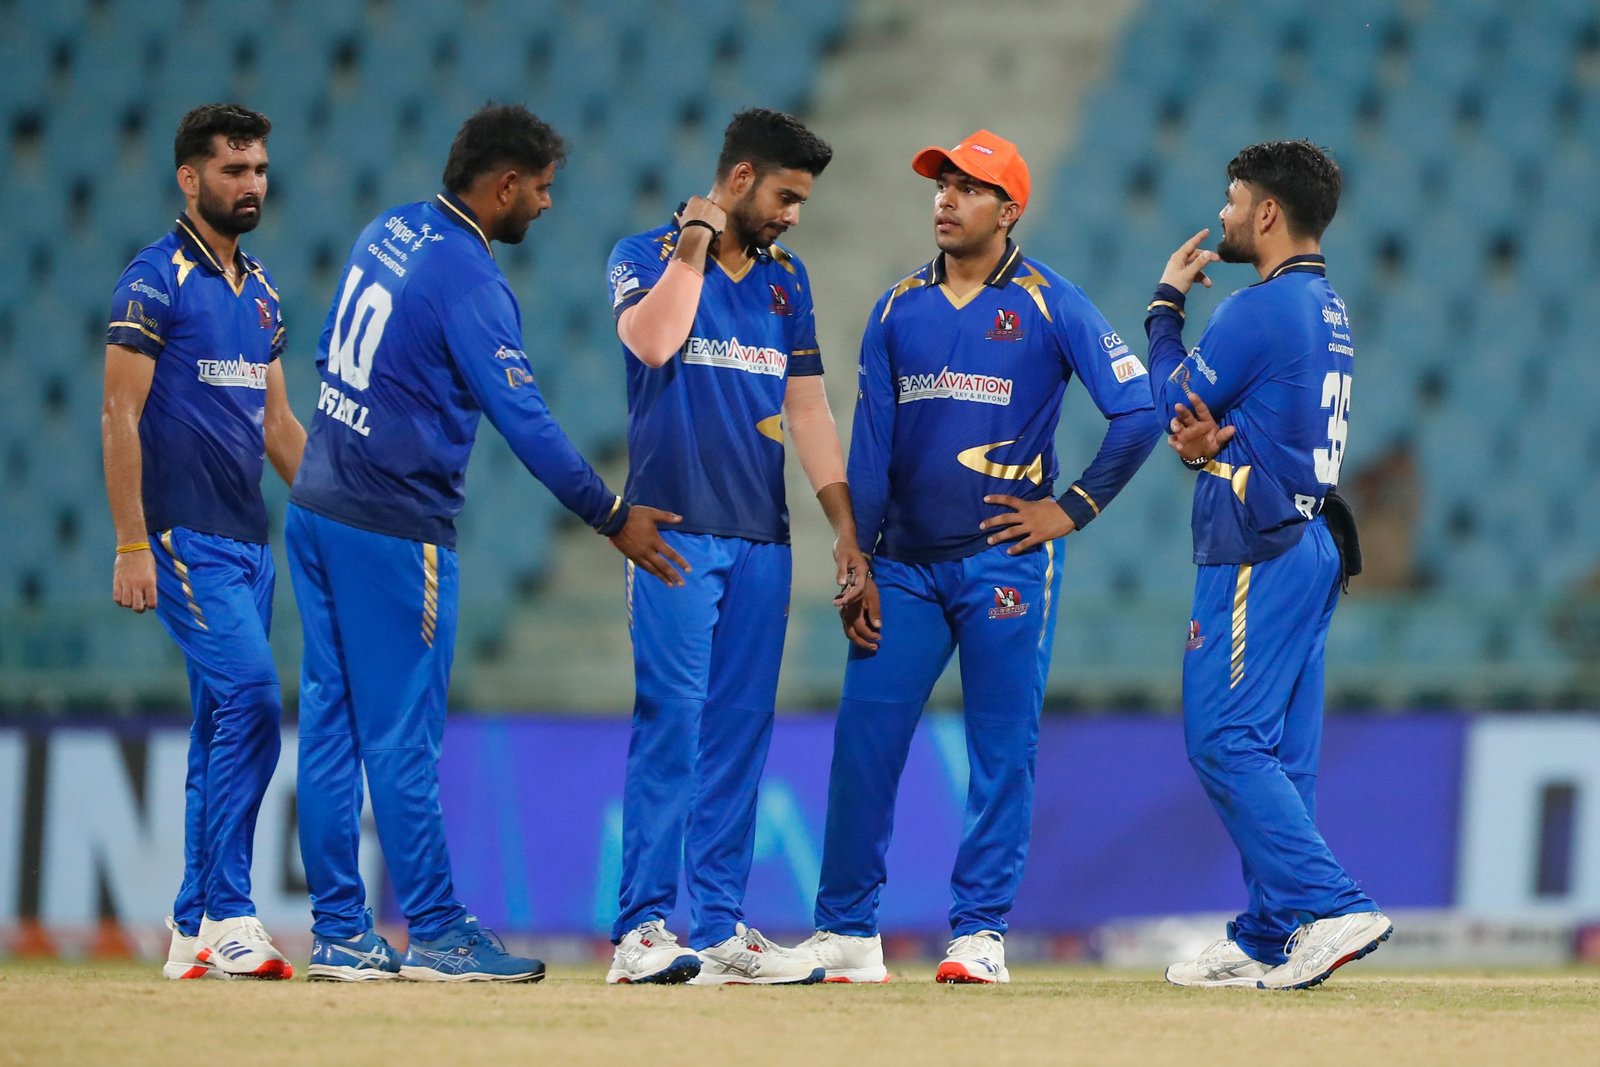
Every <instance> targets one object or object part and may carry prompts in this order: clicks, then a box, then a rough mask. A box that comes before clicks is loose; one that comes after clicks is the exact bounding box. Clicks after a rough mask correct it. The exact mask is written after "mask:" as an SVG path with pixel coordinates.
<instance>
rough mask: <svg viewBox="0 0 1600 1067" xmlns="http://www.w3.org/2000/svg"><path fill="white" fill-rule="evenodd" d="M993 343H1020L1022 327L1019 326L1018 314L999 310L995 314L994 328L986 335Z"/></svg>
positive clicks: (1003, 309) (1002, 309)
mask: <svg viewBox="0 0 1600 1067" xmlns="http://www.w3.org/2000/svg"><path fill="white" fill-rule="evenodd" d="M984 336H985V337H987V338H988V339H989V340H991V341H1020V340H1022V327H1021V326H1019V325H1017V313H1016V312H1015V311H1007V310H1006V309H1005V308H999V309H998V310H996V311H995V313H994V327H993V328H992V329H990V330H989V332H988V333H986V334H984Z"/></svg>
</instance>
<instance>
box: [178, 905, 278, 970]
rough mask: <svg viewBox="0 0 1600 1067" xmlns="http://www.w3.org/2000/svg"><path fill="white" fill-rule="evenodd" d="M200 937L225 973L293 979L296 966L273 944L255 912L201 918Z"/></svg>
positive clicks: (215, 962) (212, 960)
mask: <svg viewBox="0 0 1600 1067" xmlns="http://www.w3.org/2000/svg"><path fill="white" fill-rule="evenodd" d="M200 940H201V941H202V942H204V943H205V945H206V946H207V947H208V948H210V949H211V953H212V955H211V962H212V963H214V964H216V965H217V967H218V968H219V969H221V970H222V971H223V972H224V973H225V974H228V975H230V976H232V977H241V978H292V977H294V968H293V967H291V966H289V961H288V959H287V958H285V957H284V955H283V953H281V952H279V951H278V950H277V949H275V948H273V947H272V937H271V935H269V934H268V933H267V929H266V927H264V926H262V925H261V920H260V919H257V918H256V917H255V916H254V915H237V916H234V917H233V918H231V919H213V918H212V917H211V916H209V915H207V916H206V917H205V918H204V919H202V920H201V921H200Z"/></svg>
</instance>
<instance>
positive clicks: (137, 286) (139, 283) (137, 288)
mask: <svg viewBox="0 0 1600 1067" xmlns="http://www.w3.org/2000/svg"><path fill="white" fill-rule="evenodd" d="M128 290H129V291H130V292H134V293H138V294H139V295H140V296H148V297H149V298H150V299H151V300H154V301H155V302H156V303H158V304H160V305H162V306H163V307H171V306H172V298H171V297H170V296H168V295H167V294H166V293H163V292H162V291H161V290H160V289H157V288H156V287H155V286H153V285H151V284H150V283H149V282H147V281H145V280H144V279H143V278H139V279H137V280H135V281H134V283H133V284H132V285H130V286H128Z"/></svg>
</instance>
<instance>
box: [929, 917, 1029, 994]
mask: <svg viewBox="0 0 1600 1067" xmlns="http://www.w3.org/2000/svg"><path fill="white" fill-rule="evenodd" d="M933 980H934V981H935V982H957V983H969V982H970V983H975V984H978V985H993V984H994V983H996V982H1009V981H1011V972H1010V971H1008V970H1006V939H1005V937H1004V936H1003V935H1001V934H997V933H995V932H994V931H993V930H979V931H978V932H977V933H975V934H963V935H961V936H960V937H958V938H956V939H955V940H954V941H952V942H950V947H949V948H948V949H946V950H945V955H944V962H943V963H941V964H939V973H938V974H935V975H934V976H933Z"/></svg>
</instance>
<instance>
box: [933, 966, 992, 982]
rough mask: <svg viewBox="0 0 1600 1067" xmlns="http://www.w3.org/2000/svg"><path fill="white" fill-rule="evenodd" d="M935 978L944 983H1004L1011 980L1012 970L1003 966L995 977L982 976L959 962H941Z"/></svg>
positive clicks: (936, 980)
mask: <svg viewBox="0 0 1600 1067" xmlns="http://www.w3.org/2000/svg"><path fill="white" fill-rule="evenodd" d="M933 980H934V981H935V982H939V983H940V984H942V985H1004V984H1006V983H1008V982H1010V981H1011V972H1009V971H1007V970H1005V969H1004V968H1001V970H1000V973H999V974H997V975H996V976H995V977H993V978H980V977H978V976H977V975H975V974H973V973H972V972H971V971H969V970H967V969H966V968H965V967H963V966H962V965H961V964H959V963H941V964H939V972H938V973H937V974H935V975H934V976H933Z"/></svg>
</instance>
